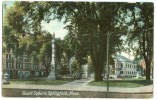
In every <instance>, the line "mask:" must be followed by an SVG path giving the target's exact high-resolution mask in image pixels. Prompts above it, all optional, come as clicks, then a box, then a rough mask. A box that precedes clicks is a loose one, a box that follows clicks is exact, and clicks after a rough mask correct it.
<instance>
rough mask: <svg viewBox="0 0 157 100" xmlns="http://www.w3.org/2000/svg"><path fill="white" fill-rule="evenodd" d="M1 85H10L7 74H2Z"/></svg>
mask: <svg viewBox="0 0 157 100" xmlns="http://www.w3.org/2000/svg"><path fill="white" fill-rule="evenodd" d="M3 84H10V83H9V74H8V73H5V74H4V80H3Z"/></svg>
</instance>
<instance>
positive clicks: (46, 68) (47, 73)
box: [45, 67, 49, 77]
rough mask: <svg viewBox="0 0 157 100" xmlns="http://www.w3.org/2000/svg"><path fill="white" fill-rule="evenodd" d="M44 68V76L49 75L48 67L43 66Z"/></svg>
mask: <svg viewBox="0 0 157 100" xmlns="http://www.w3.org/2000/svg"><path fill="white" fill-rule="evenodd" d="M45 70H46V77H47V76H48V75H49V69H48V67H45Z"/></svg>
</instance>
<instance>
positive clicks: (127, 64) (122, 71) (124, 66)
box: [114, 55, 137, 77]
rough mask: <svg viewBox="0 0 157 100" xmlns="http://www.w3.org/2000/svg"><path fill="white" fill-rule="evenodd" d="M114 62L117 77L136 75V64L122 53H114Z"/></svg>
mask: <svg viewBox="0 0 157 100" xmlns="http://www.w3.org/2000/svg"><path fill="white" fill-rule="evenodd" d="M114 62H115V75H116V76H117V77H128V76H131V77H133V76H136V75H137V64H136V63H134V62H133V61H132V60H130V59H129V58H126V57H124V56H122V55H116V56H115V57H114Z"/></svg>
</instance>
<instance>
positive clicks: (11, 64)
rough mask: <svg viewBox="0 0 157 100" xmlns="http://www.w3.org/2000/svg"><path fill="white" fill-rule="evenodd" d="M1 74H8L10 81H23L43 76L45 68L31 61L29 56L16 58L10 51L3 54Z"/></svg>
mask: <svg viewBox="0 0 157 100" xmlns="http://www.w3.org/2000/svg"><path fill="white" fill-rule="evenodd" d="M2 64H3V74H4V73H6V72H7V73H8V74H9V76H10V79H25V78H30V77H40V76H45V68H44V66H42V64H39V63H34V62H32V61H31V58H30V56H28V55H26V53H24V54H23V55H21V56H18V57H17V58H16V57H15V55H14V54H13V52H12V50H11V49H10V50H9V51H7V52H6V53H5V54H3V62H2Z"/></svg>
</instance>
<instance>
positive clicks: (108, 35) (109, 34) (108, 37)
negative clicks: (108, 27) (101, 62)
mask: <svg viewBox="0 0 157 100" xmlns="http://www.w3.org/2000/svg"><path fill="white" fill-rule="evenodd" d="M110 36H111V33H109V32H108V33H107V58H106V64H107V92H108V91H109V59H108V55H109V40H110Z"/></svg>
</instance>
